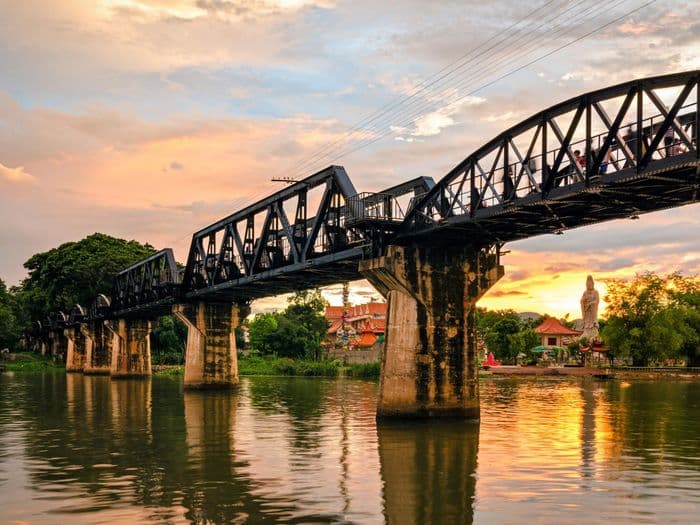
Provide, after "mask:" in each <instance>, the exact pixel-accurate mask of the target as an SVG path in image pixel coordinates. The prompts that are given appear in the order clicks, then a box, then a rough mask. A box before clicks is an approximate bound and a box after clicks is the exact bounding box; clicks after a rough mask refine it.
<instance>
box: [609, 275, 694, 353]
mask: <svg viewBox="0 0 700 525" xmlns="http://www.w3.org/2000/svg"><path fill="white" fill-rule="evenodd" d="M697 296H698V280H697V278H691V277H688V278H685V277H683V276H681V275H680V274H679V273H672V274H669V275H667V276H659V275H656V274H654V273H651V272H648V273H644V274H639V275H637V276H636V277H635V278H634V279H632V280H631V281H629V282H625V281H619V280H615V281H610V282H608V293H607V295H606V297H605V300H606V302H607V303H608V308H607V311H606V314H607V319H606V324H605V328H604V329H603V331H602V335H603V339H604V340H605V342H606V344H607V345H608V347H609V348H610V350H611V351H612V352H613V353H614V355H615V356H616V357H628V358H631V359H632V364H633V365H635V366H647V365H649V363H650V362H652V361H662V360H664V359H667V358H675V357H680V356H683V354H685V356H687V357H688V358H689V361H692V359H693V358H694V357H695V356H697V354H698V344H699V343H698V339H699V335H698V334H699V332H698V319H697V312H698V310H697V304H698V303H697V300H698V299H697Z"/></svg>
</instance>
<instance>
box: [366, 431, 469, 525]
mask: <svg viewBox="0 0 700 525" xmlns="http://www.w3.org/2000/svg"><path fill="white" fill-rule="evenodd" d="M377 433H378V435H379V458H380V461H381V472H382V480H383V481H384V516H385V518H386V522H387V523H389V524H392V523H396V524H413V523H417V524H433V523H434V524H441V523H472V520H473V501H474V491H475V485H476V478H475V475H474V473H475V470H476V462H477V451H478V448H479V425H478V424H477V423H468V422H444V421H443V422H404V423H384V422H383V423H381V424H379V425H378V426H377Z"/></svg>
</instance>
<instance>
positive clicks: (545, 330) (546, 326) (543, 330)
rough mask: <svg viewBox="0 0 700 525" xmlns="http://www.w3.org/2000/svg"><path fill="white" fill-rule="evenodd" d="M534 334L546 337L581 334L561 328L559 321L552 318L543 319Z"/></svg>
mask: <svg viewBox="0 0 700 525" xmlns="http://www.w3.org/2000/svg"><path fill="white" fill-rule="evenodd" d="M535 332H537V333H538V334H546V335H581V334H582V333H583V332H579V331H577V330H572V329H571V328H567V327H566V326H563V325H562V324H561V323H560V322H559V319H555V318H554V317H549V318H547V319H545V320H544V322H543V323H542V324H541V325H540V326H538V327H537V328H535Z"/></svg>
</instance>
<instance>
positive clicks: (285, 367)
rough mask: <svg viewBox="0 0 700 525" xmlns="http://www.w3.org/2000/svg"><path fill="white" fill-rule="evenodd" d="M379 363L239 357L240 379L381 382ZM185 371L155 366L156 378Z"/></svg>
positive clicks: (183, 368) (171, 375)
mask: <svg viewBox="0 0 700 525" xmlns="http://www.w3.org/2000/svg"><path fill="white" fill-rule="evenodd" d="M379 369H380V363H379V362H378V361H377V362H373V363H361V364H348V365H345V364H343V363H342V362H341V361H340V360H337V359H334V360H325V361H314V360H307V359H290V358H286V357H272V356H268V357H239V358H238V374H239V375H241V376H288V377H351V378H355V379H379ZM184 373H185V367H184V366H183V365H179V366H168V367H163V366H158V367H156V366H154V373H153V375H156V376H169V377H177V376H181V375H184Z"/></svg>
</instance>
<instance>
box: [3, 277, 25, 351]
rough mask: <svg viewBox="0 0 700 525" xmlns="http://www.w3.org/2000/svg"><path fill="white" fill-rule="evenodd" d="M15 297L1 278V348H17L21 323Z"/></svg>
mask: <svg viewBox="0 0 700 525" xmlns="http://www.w3.org/2000/svg"><path fill="white" fill-rule="evenodd" d="M15 307H16V305H15V302H14V298H13V297H12V295H10V293H9V292H8V291H7V287H6V286H5V283H4V282H3V280H2V279H0V349H2V348H10V349H15V348H16V347H17V342H18V340H19V332H20V330H19V325H18V322H17V317H16V315H15Z"/></svg>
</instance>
